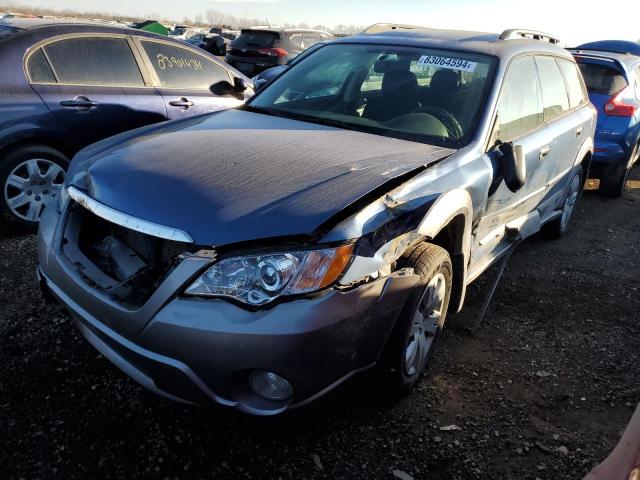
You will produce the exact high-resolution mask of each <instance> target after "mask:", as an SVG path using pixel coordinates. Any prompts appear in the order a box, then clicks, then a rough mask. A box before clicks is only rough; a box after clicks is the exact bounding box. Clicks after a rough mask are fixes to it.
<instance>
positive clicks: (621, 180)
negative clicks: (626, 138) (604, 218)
mask: <svg viewBox="0 0 640 480" xmlns="http://www.w3.org/2000/svg"><path fill="white" fill-rule="evenodd" d="M639 150H640V143H639V144H637V145H636V146H635V148H634V149H633V151H632V152H631V155H630V156H629V159H628V160H627V162H626V164H625V165H619V166H617V167H616V168H614V169H612V170H611V171H610V172H606V173H605V174H604V175H603V176H602V178H601V179H600V188H599V189H598V191H599V192H600V193H601V194H602V195H605V196H607V197H610V198H619V197H620V196H622V193H623V192H624V187H625V185H626V184H627V179H628V178H629V172H630V171H631V167H632V166H633V164H634V163H635V161H636V159H637V158H636V157H637V156H638V153H639Z"/></svg>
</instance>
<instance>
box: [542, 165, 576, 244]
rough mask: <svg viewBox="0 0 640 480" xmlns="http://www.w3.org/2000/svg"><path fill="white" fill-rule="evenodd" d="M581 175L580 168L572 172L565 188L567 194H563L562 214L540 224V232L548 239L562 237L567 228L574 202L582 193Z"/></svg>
mask: <svg viewBox="0 0 640 480" xmlns="http://www.w3.org/2000/svg"><path fill="white" fill-rule="evenodd" d="M582 176H583V173H582V169H580V170H578V171H577V172H576V173H574V174H573V178H572V179H571V183H570V184H569V189H568V190H567V194H566V195H565V197H564V201H563V204H562V215H560V216H559V217H558V218H556V219H555V220H552V221H551V222H549V223H546V224H545V225H543V226H542V234H543V236H544V237H545V238H547V239H549V240H557V239H558V238H561V237H563V236H564V235H565V234H566V233H567V231H568V230H569V225H570V222H571V218H572V216H573V212H574V210H575V206H576V202H577V201H578V199H579V198H580V194H581V193H582V187H583V183H582Z"/></svg>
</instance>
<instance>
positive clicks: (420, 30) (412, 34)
mask: <svg viewBox="0 0 640 480" xmlns="http://www.w3.org/2000/svg"><path fill="white" fill-rule="evenodd" d="M533 36H537V37H540V38H541V39H535V38H527V37H533ZM556 42H559V40H558V39H556V38H554V37H552V36H550V35H548V34H543V33H542V32H535V31H532V30H524V29H510V30H505V31H504V32H502V33H501V34H497V33H487V32H475V31H465V30H445V29H437V28H427V27H419V26H413V25H395V24H378V25H374V26H372V27H369V28H368V29H367V30H365V31H364V32H362V33H360V34H358V35H354V36H351V37H345V38H341V39H339V40H336V41H335V42H334V43H375V44H394V45H404V46H411V47H429V48H441V49H445V50H463V51H469V52H474V53H481V54H488V55H493V56H496V57H499V58H511V57H513V56H515V55H518V54H520V53H526V52H536V53H538V52H540V53H550V54H553V55H558V56H562V57H565V58H572V57H571V54H570V53H569V52H568V51H567V50H565V49H564V48H562V47H560V46H559V45H557V43H556Z"/></svg>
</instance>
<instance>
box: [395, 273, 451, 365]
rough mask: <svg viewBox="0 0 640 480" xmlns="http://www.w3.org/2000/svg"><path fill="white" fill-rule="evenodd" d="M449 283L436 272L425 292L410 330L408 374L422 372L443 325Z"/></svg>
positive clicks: (406, 358)
mask: <svg viewBox="0 0 640 480" xmlns="http://www.w3.org/2000/svg"><path fill="white" fill-rule="evenodd" d="M446 294H447V283H446V280H445V277H444V275H443V274H442V273H438V274H436V275H435V276H434V277H433V278H432V279H431V281H430V282H429V284H428V285H427V287H426V288H425V291H424V293H423V296H422V299H421V301H420V303H419V304H418V308H417V309H416V312H415V314H414V317H413V321H412V324H411V327H410V331H409V340H408V341H407V346H406V347H405V351H404V370H405V374H406V375H409V376H411V375H415V374H416V373H420V372H421V371H422V370H423V368H424V365H425V363H426V361H427V358H428V356H429V351H430V350H431V346H432V345H433V341H434V339H435V337H436V335H437V334H438V329H439V328H440V327H441V325H440V322H441V319H442V317H443V315H444V314H445V312H443V308H444V302H445V299H446Z"/></svg>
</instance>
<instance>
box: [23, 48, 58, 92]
mask: <svg viewBox="0 0 640 480" xmlns="http://www.w3.org/2000/svg"><path fill="white" fill-rule="evenodd" d="M27 71H28V72H29V79H30V81H31V83H56V77H55V75H54V74H53V71H52V70H51V66H50V65H49V62H48V61H47V59H46V58H45V56H44V53H42V49H41V48H39V49H38V50H36V51H35V52H33V53H32V54H31V56H30V57H29V63H28V66H27Z"/></svg>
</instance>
